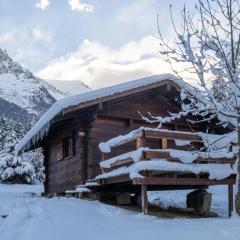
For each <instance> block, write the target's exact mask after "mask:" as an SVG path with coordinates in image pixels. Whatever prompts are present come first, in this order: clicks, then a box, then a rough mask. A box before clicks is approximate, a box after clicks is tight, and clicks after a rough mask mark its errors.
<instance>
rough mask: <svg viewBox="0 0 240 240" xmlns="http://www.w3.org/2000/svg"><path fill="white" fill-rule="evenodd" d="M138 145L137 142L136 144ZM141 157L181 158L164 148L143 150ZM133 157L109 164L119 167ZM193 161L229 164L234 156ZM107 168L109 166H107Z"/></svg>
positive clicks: (195, 161) (173, 159) (131, 161)
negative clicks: (161, 149)
mask: <svg viewBox="0 0 240 240" xmlns="http://www.w3.org/2000/svg"><path fill="white" fill-rule="evenodd" d="M137 145H138V144H137ZM143 155H144V156H143V159H142V160H151V159H156V158H160V159H166V161H170V162H177V163H182V162H181V160H179V159H178V158H176V157H172V156H171V155H170V153H169V152H168V151H167V150H166V151H157V150H156V151H154V150H151V151H144V152H143ZM133 162H134V161H133V159H132V158H129V157H128V158H125V159H121V160H118V161H116V162H115V163H113V164H111V166H110V167H111V168H112V167H114V168H116V167H120V166H124V165H129V164H131V163H133ZM193 163H219V164H222V163H229V164H234V163H235V158H234V159H233V158H201V157H198V158H197V159H195V160H194V161H193ZM108 169H109V168H108Z"/></svg>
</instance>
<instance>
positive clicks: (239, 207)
mask: <svg viewBox="0 0 240 240" xmlns="http://www.w3.org/2000/svg"><path fill="white" fill-rule="evenodd" d="M237 129H238V155H237V181H236V186H237V191H236V196H235V210H236V212H237V213H238V215H240V179H239V176H240V109H238V126H237Z"/></svg>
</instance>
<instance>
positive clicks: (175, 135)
mask: <svg viewBox="0 0 240 240" xmlns="http://www.w3.org/2000/svg"><path fill="white" fill-rule="evenodd" d="M145 137H146V138H167V139H171V140H184V141H191V142H202V138H201V137H199V136H198V135H197V134H194V133H191V132H189V133H188V132H177V131H170V130H167V131H164V130H161V131H152V130H145Z"/></svg>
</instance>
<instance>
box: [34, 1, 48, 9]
mask: <svg viewBox="0 0 240 240" xmlns="http://www.w3.org/2000/svg"><path fill="white" fill-rule="evenodd" d="M49 5H50V2H49V0H39V2H37V3H36V7H37V8H40V9H41V10H45V9H46V8H47V7H48V6H49Z"/></svg>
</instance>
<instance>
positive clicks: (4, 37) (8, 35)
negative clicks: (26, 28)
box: [0, 33, 13, 43]
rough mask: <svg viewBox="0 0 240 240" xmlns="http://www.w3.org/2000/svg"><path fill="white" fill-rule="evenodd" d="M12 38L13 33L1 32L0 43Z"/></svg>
mask: <svg viewBox="0 0 240 240" xmlns="http://www.w3.org/2000/svg"><path fill="white" fill-rule="evenodd" d="M12 40H13V33H3V34H1V35H0V43H7V42H10V41H12Z"/></svg>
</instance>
